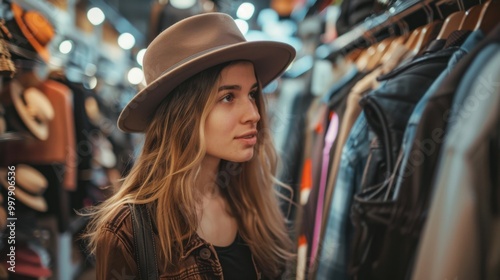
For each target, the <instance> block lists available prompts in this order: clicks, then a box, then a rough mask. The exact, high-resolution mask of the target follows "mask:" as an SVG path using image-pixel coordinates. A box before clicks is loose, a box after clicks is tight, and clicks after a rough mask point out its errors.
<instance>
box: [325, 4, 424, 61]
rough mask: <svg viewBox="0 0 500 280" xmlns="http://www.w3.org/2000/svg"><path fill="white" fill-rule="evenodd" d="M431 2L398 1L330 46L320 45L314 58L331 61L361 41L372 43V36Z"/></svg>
mask: <svg viewBox="0 0 500 280" xmlns="http://www.w3.org/2000/svg"><path fill="white" fill-rule="evenodd" d="M431 2H433V0H408V1H404V0H398V1H396V2H395V3H394V4H393V5H392V6H391V7H390V8H389V9H387V11H385V12H384V13H382V14H380V15H377V16H374V17H372V18H369V19H367V20H366V21H365V22H363V23H360V24H358V25H357V26H355V27H354V28H353V29H352V30H351V31H349V32H347V33H345V34H343V35H341V36H339V37H338V38H337V39H335V40H334V41H333V42H332V43H330V44H324V45H320V46H319V47H318V48H317V49H316V57H317V58H320V59H332V58H334V57H335V56H337V55H338V54H340V53H342V51H344V50H346V49H347V48H349V47H350V46H352V45H354V44H356V43H359V42H361V41H373V40H374V34H376V33H377V32H379V31H381V30H383V29H385V28H387V27H389V26H390V25H392V24H394V23H397V22H398V21H399V20H401V19H403V18H405V17H407V16H408V15H410V14H412V13H414V12H416V11H418V10H420V9H421V8H423V7H426V6H429V4H430V3H431Z"/></svg>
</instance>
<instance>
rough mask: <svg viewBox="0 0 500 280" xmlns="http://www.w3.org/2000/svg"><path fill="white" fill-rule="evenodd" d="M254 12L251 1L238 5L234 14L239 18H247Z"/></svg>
mask: <svg viewBox="0 0 500 280" xmlns="http://www.w3.org/2000/svg"><path fill="white" fill-rule="evenodd" d="M254 12H255V6H254V5H253V4H252V3H248V2H245V3H243V4H241V5H240V6H239V7H238V10H237V11H236V16H237V17H238V18H240V19H244V20H249V19H250V18H251V17H252V16H253V13H254Z"/></svg>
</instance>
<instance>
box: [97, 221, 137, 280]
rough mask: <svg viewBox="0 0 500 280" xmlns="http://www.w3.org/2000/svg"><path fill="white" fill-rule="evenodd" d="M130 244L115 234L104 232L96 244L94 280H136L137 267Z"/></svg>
mask: <svg viewBox="0 0 500 280" xmlns="http://www.w3.org/2000/svg"><path fill="white" fill-rule="evenodd" d="M130 245H131V244H128V243H127V242H126V241H125V240H124V239H123V238H121V237H120V236H119V235H118V234H117V233H115V232H112V231H109V230H104V231H103V233H102V234H101V236H100V238H99V241H98V243H97V250H96V279H97V280H115V279H116V280H122V279H123V280H133V279H137V275H138V274H137V266H136V263H135V260H134V253H133V251H132V248H131V247H130Z"/></svg>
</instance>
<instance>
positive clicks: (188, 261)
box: [96, 207, 264, 280]
mask: <svg viewBox="0 0 500 280" xmlns="http://www.w3.org/2000/svg"><path fill="white" fill-rule="evenodd" d="M153 227H154V226H153ZM153 230H154V231H155V233H157V232H156V228H154V229H153ZM154 241H155V244H156V248H155V253H156V254H157V262H158V275H159V277H160V279H170V280H183V279H190V280H208V279H220V280H222V279H224V277H223V274H222V267H221V264H220V262H219V259H218V257H217V253H216V251H215V248H214V246H213V245H212V244H210V243H208V242H206V241H205V240H203V239H202V238H201V237H199V236H198V235H197V234H194V235H193V236H192V237H191V238H190V239H189V240H186V243H185V247H184V250H183V252H181V253H178V254H175V256H174V258H175V259H174V260H172V261H171V263H172V264H171V265H168V266H167V268H166V269H165V268H164V265H163V264H164V263H165V258H164V257H163V256H162V254H158V253H159V252H160V245H159V244H160V240H159V237H158V235H157V234H155V240H154ZM252 260H253V263H254V267H255V271H256V272H257V276H258V279H264V278H262V277H261V272H260V270H259V269H258V268H257V266H256V263H255V261H254V259H253V257H252ZM138 275H139V274H138V271H137V264H136V261H135V252H134V237H133V229H132V218H131V215H130V210H129V208H128V207H124V208H123V209H121V210H120V211H119V213H118V214H117V215H116V216H115V218H114V219H112V220H111V221H109V222H108V223H107V224H106V226H105V228H104V230H103V233H102V234H101V235H100V236H99V241H98V244H97V251H96V279H97V280H113V279H116V280H133V279H138Z"/></svg>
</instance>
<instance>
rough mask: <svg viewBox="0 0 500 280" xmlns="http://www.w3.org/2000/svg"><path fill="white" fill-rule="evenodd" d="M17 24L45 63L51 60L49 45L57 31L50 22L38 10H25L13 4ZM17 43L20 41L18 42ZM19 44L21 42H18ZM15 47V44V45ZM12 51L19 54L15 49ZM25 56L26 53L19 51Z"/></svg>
mask: <svg viewBox="0 0 500 280" xmlns="http://www.w3.org/2000/svg"><path fill="white" fill-rule="evenodd" d="M11 9H12V13H13V15H14V20H15V23H16V24H17V27H18V28H19V30H20V31H21V33H22V35H23V36H24V38H26V40H27V41H28V42H29V44H30V45H31V47H32V48H33V49H34V50H35V51H36V52H37V53H38V55H39V56H40V57H41V58H42V59H43V60H44V61H45V62H48V61H49V60H50V51H49V44H50V42H51V41H52V38H54V36H55V30H54V27H53V26H52V24H51V23H50V22H49V20H48V19H47V18H46V17H45V16H43V15H42V14H41V13H39V12H38V11H36V10H24V9H23V8H22V7H21V6H19V5H17V4H16V3H12V4H11ZM16 41H17V42H18V41H19V40H16ZM18 43H19V42H18ZM14 46H15V44H14ZM12 51H14V52H17V51H18V49H17V48H15V47H14V49H12ZM19 51H20V52H19V53H20V54H21V55H23V54H24V53H25V51H24V52H23V50H22V49H21V50H19Z"/></svg>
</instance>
